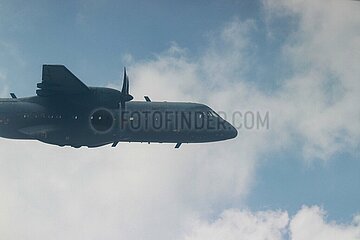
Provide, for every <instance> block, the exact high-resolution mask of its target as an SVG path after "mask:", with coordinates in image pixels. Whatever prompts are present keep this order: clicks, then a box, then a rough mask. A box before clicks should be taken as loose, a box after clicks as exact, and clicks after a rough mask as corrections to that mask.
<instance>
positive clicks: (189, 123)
mask: <svg viewBox="0 0 360 240" xmlns="http://www.w3.org/2000/svg"><path fill="white" fill-rule="evenodd" d="M37 87H38V89H37V90H36V96H32V97H26V98H17V96H16V95H15V94H14V93H11V94H10V95H11V98H3V99H0V137H3V138H8V139H22V140H38V141H41V142H43V143H47V144H52V145H57V146H61V147H64V146H70V147H74V148H80V147H88V148H95V147H100V146H104V145H109V144H111V146H112V147H116V146H117V145H118V143H119V142H146V143H152V142H156V143H174V144H176V145H175V148H179V147H180V146H181V144H182V143H206V142H215V141H222V140H227V139H232V138H235V137H236V136H237V130H236V129H235V128H234V127H233V126H232V125H231V124H230V123H229V122H227V121H225V120H224V119H223V118H221V117H220V116H219V114H217V113H216V112H215V111H214V110H212V109H211V108H210V107H208V106H206V105H204V104H199V103H186V102H153V101H151V99H150V98H149V97H148V96H144V98H145V101H133V96H131V95H130V94H129V77H128V75H127V73H126V69H125V68H124V78H123V84H122V90H121V91H118V90H116V89H111V88H103V87H88V86H87V85H85V84H84V83H83V82H82V81H80V80H79V79H78V78H77V77H76V76H75V75H74V74H73V73H72V72H70V71H69V70H68V69H67V68H66V67H65V66H64V65H43V66H42V82H41V83H38V84H37Z"/></svg>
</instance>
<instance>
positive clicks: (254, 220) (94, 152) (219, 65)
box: [0, 0, 360, 240]
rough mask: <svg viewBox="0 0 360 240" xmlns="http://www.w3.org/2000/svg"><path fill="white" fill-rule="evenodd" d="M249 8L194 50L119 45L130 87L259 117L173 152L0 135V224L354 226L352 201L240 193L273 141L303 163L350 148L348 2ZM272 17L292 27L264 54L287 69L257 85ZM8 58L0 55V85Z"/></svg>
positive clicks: (33, 233)
mask: <svg viewBox="0 0 360 240" xmlns="http://www.w3.org/2000/svg"><path fill="white" fill-rule="evenodd" d="M93 4H96V3H93ZM261 9H262V17H263V22H262V21H260V20H258V19H246V20H243V19H240V18H237V17H234V18H232V19H231V20H229V21H227V23H225V24H224V25H222V27H220V28H219V29H213V30H212V31H210V32H208V33H207V41H206V42H205V43H204V44H203V46H202V48H200V50H198V51H199V52H198V53H197V54H194V53H192V51H191V50H190V49H188V48H187V47H186V46H181V45H179V44H178V43H176V42H173V43H171V45H170V47H169V48H168V49H165V50H163V51H160V52H157V53H154V55H153V57H151V58H149V59H144V60H142V59H137V58H136V56H133V55H132V54H131V52H130V53H124V54H123V55H122V61H123V62H125V63H126V65H127V66H128V68H129V72H130V73H131V91H132V93H133V94H134V96H135V97H136V99H141V98H142V96H143V95H149V96H150V97H151V98H152V99H153V100H161V101H162V100H168V101H177V100H186V101H188V100H189V101H197V102H205V103H206V104H209V105H210V106H212V107H213V108H214V109H215V110H221V111H225V112H227V113H228V115H231V113H232V111H233V110H234V109H236V110H241V111H245V110H253V111H269V112H270V127H271V129H270V130H268V131H266V130H253V131H245V130H242V131H240V132H239V136H238V138H237V139H235V140H232V141H228V142H222V143H212V144H200V145H184V146H183V147H182V148H181V149H180V151H175V150H174V149H173V146H171V145H159V144H152V145H150V146H149V145H145V144H144V145H143V144H120V145H119V147H118V148H116V149H111V148H109V147H103V148H100V149H80V150H74V149H70V148H63V149H62V148H57V147H53V146H47V145H43V144H41V143H37V142H26V141H11V140H4V139H1V140H0V151H1V153H2V154H1V161H0V190H1V195H0V236H2V238H4V239H35V238H36V239H49V238H51V239H64V238H65V239H79V238H81V239H83V238H87V239H118V238H124V239H187V240H192V239H197V240H198V239H293V240H296V239H360V226H359V224H360V221H359V219H360V215H358V214H359V213H357V212H354V213H353V214H354V216H353V217H351V218H352V219H353V220H352V221H351V222H347V223H345V224H343V223H336V222H334V221H331V220H328V219H327V216H326V209H325V210H324V209H322V207H321V202H319V203H316V204H317V205H319V206H320V207H319V206H298V208H299V210H298V212H296V213H295V214H292V213H289V212H288V211H287V209H269V210H265V211H252V210H251V209H248V207H247V205H246V198H247V196H248V195H249V194H250V193H251V190H252V189H253V186H254V182H255V178H256V169H257V167H258V165H259V164H260V163H262V161H263V159H264V158H267V156H271V155H272V154H279V153H281V152H282V151H286V150H287V149H292V148H295V149H296V150H297V151H298V152H299V153H300V155H301V158H303V159H304V161H307V162H312V161H319V160H320V161H324V162H327V161H331V160H332V158H334V156H336V154H339V153H344V152H345V153H349V154H350V155H351V156H353V158H354V159H355V160H356V161H358V160H359V159H358V157H359V155H358V154H359V151H358V149H359V134H360V121H359V120H360V109H359V107H358V106H357V103H358V102H359V100H360V99H359V98H360V97H359V94H358V93H359V92H360V91H359V90H360V89H359V88H360V82H359V79H358V78H359V76H360V72H359V71H360V70H359V67H358V63H359V62H360V32H359V31H360V19H359V18H360V17H359V15H358V14H357V13H358V12H359V10H360V6H359V4H356V2H351V1H349V2H345V1H335V0H334V1H326V4H325V1H305V0H293V1H273V0H266V1H263V2H262V8H261ZM0 12H1V11H0ZM86 12H87V11H79V12H78V13H77V15H76V16H77V18H76V19H77V20H76V21H77V24H79V25H81V26H84V25H85V26H86V24H87V22H88V21H90V20H89V19H88V16H86ZM282 20H289V21H292V22H293V28H292V29H291V31H290V33H288V35H287V37H286V38H285V40H284V41H283V42H281V43H279V44H281V46H280V47H279V50H280V51H281V52H280V54H278V55H279V59H274V62H275V63H278V64H282V65H280V66H277V67H278V68H287V69H288V72H287V73H286V74H282V75H281V76H282V78H281V79H279V82H277V83H275V84H270V85H271V86H272V88H270V89H268V88H264V87H262V85H266V84H268V83H265V82H260V83H254V82H251V81H250V80H249V79H248V78H249V76H252V75H253V74H255V73H256V72H257V71H261V69H257V63H258V62H260V61H262V60H261V59H262V58H263V55H262V53H261V51H260V50H261V46H259V45H258V44H259V42H258V41H255V39H256V38H257V36H258V35H261V34H263V33H262V30H261V29H262V26H263V25H266V34H265V36H264V38H265V39H266V41H269V42H274V41H276V39H277V37H278V36H279V35H282V34H284V33H282V32H281V29H282V28H281V25H280V27H279V21H282ZM0 26H2V24H1V25H0ZM0 40H1V41H3V42H1V41H0V49H3V50H4V51H1V52H2V53H1V54H0V56H1V57H0V63H1V64H2V65H4V66H7V65H6V64H5V61H10V62H18V63H19V66H24V65H26V60H25V58H26V57H24V56H23V54H22V53H21V52H19V50H18V48H17V47H16V44H13V45H9V44H8V43H5V42H7V41H8V40H6V39H5V40H2V39H0ZM174 40H176V39H174ZM21 64H23V65H21ZM83 65H84V66H86V65H87V63H83ZM260 66H261V65H260ZM273 70H274V71H279V70H278V69H273ZM11 71H12V69H11V68H9V69H5V68H2V67H0V83H1V91H0V93H2V94H3V95H4V94H5V93H8V91H9V89H8V87H7V85H8V84H9V80H8V77H7V72H11ZM121 71H122V70H121V67H119V69H118V75H119V76H120V75H121ZM268 71H269V73H268V74H269V75H271V74H273V73H271V71H272V69H269V70H268ZM75 72H76V71H75ZM36 73H37V72H36ZM37 74H38V73H37ZM262 74H264V73H262ZM265 76H266V72H265ZM119 78H120V77H119ZM264 81H266V79H265V80H264ZM268 81H271V79H269V80H268ZM85 82H86V80H85ZM107 84H108V85H110V86H118V87H119V86H120V84H121V82H120V80H117V79H116V80H115V79H114V80H110V81H109V82H108V83H107ZM12 86H14V85H12ZM289 158H290V159H289V161H291V157H289ZM269 161H271V159H270V160H269ZM284 181H286V179H284ZM352 184H354V186H355V187H356V186H359V183H358V182H353V183H352ZM285 191H286V190H285Z"/></svg>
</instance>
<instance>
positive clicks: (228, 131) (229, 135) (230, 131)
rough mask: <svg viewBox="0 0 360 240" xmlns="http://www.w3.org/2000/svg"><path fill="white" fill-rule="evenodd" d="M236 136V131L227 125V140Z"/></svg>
mask: <svg viewBox="0 0 360 240" xmlns="http://www.w3.org/2000/svg"><path fill="white" fill-rule="evenodd" d="M237 135H238V131H237V130H236V128H235V127H234V126H233V125H231V124H230V123H228V130H227V136H228V138H229V139H230V138H236V136H237Z"/></svg>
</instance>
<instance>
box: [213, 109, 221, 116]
mask: <svg viewBox="0 0 360 240" xmlns="http://www.w3.org/2000/svg"><path fill="white" fill-rule="evenodd" d="M211 114H212V115H213V116H214V117H220V116H219V114H217V113H216V112H215V111H214V110H212V111H211Z"/></svg>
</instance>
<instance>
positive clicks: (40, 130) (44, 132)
mask: <svg viewBox="0 0 360 240" xmlns="http://www.w3.org/2000/svg"><path fill="white" fill-rule="evenodd" d="M55 131H59V128H58V127H56V126H54V125H38V126H32V127H26V128H22V129H19V132H21V133H23V134H25V135H28V136H31V137H33V138H35V139H43V138H47V136H48V134H50V133H52V132H55Z"/></svg>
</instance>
